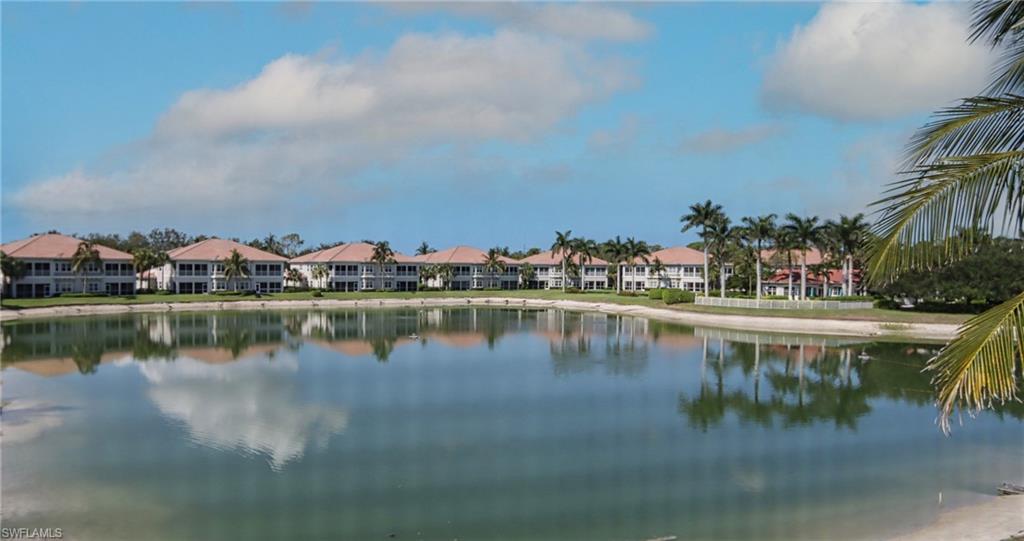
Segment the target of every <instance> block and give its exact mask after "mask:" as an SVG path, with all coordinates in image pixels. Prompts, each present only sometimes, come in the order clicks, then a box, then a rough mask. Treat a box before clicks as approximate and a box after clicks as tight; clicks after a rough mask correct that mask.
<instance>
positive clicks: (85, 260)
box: [71, 241, 103, 293]
mask: <svg viewBox="0 0 1024 541" xmlns="http://www.w3.org/2000/svg"><path fill="white" fill-rule="evenodd" d="M101 264H103V260H102V259H100V251H99V250H97V249H96V246H94V245H93V243H91V242H89V241H82V242H79V243H78V248H77V249H76V250H75V253H74V254H72V255H71V272H74V273H75V274H80V275H82V292H83V293H84V292H85V291H86V287H85V286H86V281H87V280H88V277H87V276H86V273H87V272H88V271H89V267H99V266H100V265H101Z"/></svg>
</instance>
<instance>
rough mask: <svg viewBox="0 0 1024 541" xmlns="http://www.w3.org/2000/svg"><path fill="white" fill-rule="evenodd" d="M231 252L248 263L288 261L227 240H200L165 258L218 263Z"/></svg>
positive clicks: (175, 250) (168, 253)
mask: <svg viewBox="0 0 1024 541" xmlns="http://www.w3.org/2000/svg"><path fill="white" fill-rule="evenodd" d="M233 250H237V251H238V253H239V254H241V255H242V257H244V258H246V259H248V260H249V261H280V262H285V261H288V258H286V257H283V256H279V255H277V254H274V253H270V252H267V251H264V250H260V249H258V248H253V247H252V246H246V245H245V244H242V243H240V242H235V241H233V240H227V239H206V240H202V241H199V242H197V243H194V244H189V245H188V246H182V247H181V248H175V249H173V250H171V251H169V252H167V256H168V257H170V258H171V260H172V261H180V260H192V261H218V260H221V259H227V258H229V257H231V252H232V251H233Z"/></svg>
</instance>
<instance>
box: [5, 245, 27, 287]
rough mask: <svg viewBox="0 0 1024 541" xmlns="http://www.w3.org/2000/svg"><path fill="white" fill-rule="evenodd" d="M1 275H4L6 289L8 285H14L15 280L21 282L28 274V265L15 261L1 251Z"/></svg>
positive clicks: (18, 260)
mask: <svg viewBox="0 0 1024 541" xmlns="http://www.w3.org/2000/svg"><path fill="white" fill-rule="evenodd" d="M0 274H3V275H4V287H5V288H6V287H7V285H8V284H14V281H15V280H20V279H22V278H24V277H25V275H26V274H28V265H26V264H25V262H24V261H22V260H20V259H14V258H13V257H10V256H8V255H7V254H5V253H3V252H2V251H0Z"/></svg>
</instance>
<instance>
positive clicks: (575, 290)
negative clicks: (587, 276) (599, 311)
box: [565, 287, 583, 293]
mask: <svg viewBox="0 0 1024 541" xmlns="http://www.w3.org/2000/svg"><path fill="white" fill-rule="evenodd" d="M565 292H566V293H583V290H582V289H580V288H578V287H567V288H565Z"/></svg>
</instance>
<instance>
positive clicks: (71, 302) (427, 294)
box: [0, 289, 969, 323]
mask: <svg viewBox="0 0 1024 541" xmlns="http://www.w3.org/2000/svg"><path fill="white" fill-rule="evenodd" d="M443 297H508V298H523V299H547V300H572V301H585V302H604V303H615V304H628V305H636V306H648V307H656V308H668V309H670V310H680V311H684V312H697V313H706V314H726V315H744V316H748V315H749V316H769V317H797V318H810V319H815V318H821V319H843V320H855V321H888V322H893V323H961V322H963V321H965V320H966V319H967V318H968V317H969V316H967V315H964V314H937V313H925V312H909V311H902V310H882V309H878V308H872V309H866V310H769V309H755V308H725V307H718V306H697V305H694V304H675V305H671V306H669V305H666V304H665V303H664V302H662V301H661V300H651V299H649V298H647V297H646V296H639V297H626V296H620V295H616V294H615V293H613V292H590V293H562V292H561V291H558V290H539V289H527V290H518V291H417V292H354V293H342V292H325V293H324V294H323V296H322V297H313V294H312V292H308V291H307V292H299V293H274V294H269V295H263V296H262V297H260V298H259V300H313V299H317V300H323V299H341V300H363V299H423V298H443ZM241 300H257V298H256V297H252V296H250V297H234V296H222V295H208V294H203V295H136V296H133V297H50V298H43V299H3V300H2V301H0V306H2V308H4V309H14V310H20V309H23V308H41V307H49V306H75V305H88V304H149V303H163V302H232V301H241Z"/></svg>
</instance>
